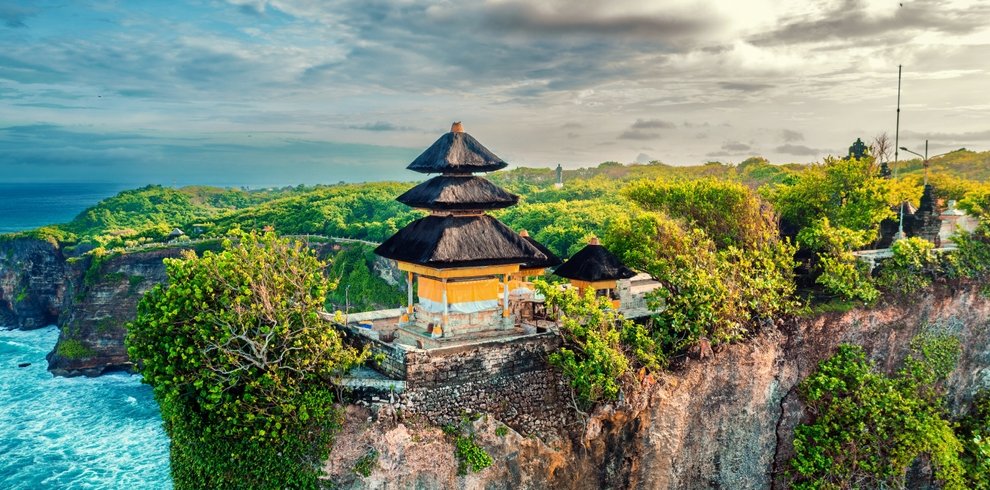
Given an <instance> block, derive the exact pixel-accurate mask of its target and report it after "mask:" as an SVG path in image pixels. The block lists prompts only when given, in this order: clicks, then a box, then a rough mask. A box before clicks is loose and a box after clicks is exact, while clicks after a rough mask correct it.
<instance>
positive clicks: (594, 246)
mask: <svg viewBox="0 0 990 490" xmlns="http://www.w3.org/2000/svg"><path fill="white" fill-rule="evenodd" d="M553 273H554V274H556V275H558V276H560V277H564V278H567V279H574V280H577V281H586V282H596V281H615V280H618V279H629V278H630V277H632V276H635V275H636V273H635V272H633V270H632V269H630V268H628V267H626V266H625V264H623V263H622V261H621V260H619V258H618V257H616V256H615V255H612V252H609V251H608V249H606V248H605V247H603V246H602V245H601V244H600V243H599V242H598V239H597V238H593V239H592V240H591V242H590V243H588V245H586V246H585V247H584V248H582V249H581V250H580V251H579V252H578V253H576V254H574V256H573V257H571V258H570V259H568V260H567V262H564V263H563V264H562V265H561V266H560V267H558V268H557V269H556V270H554V271H553Z"/></svg>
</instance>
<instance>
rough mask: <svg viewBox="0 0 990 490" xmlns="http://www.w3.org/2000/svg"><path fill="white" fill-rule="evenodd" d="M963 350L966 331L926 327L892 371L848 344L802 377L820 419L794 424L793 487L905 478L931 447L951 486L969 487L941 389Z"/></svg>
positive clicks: (895, 483) (804, 393)
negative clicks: (942, 332) (934, 331)
mask: <svg viewBox="0 0 990 490" xmlns="http://www.w3.org/2000/svg"><path fill="white" fill-rule="evenodd" d="M959 352H960V345H959V340H958V338H956V337H952V336H946V335H936V334H923V335H921V336H919V337H918V338H916V339H915V340H914V342H913V343H912V352H911V354H910V355H909V357H908V358H907V359H906V360H905V362H904V366H903V367H902V368H901V369H900V370H899V371H898V372H897V373H896V375H894V376H887V375H885V374H883V373H880V372H878V371H877V369H876V367H875V366H874V365H873V364H872V363H871V362H869V361H868V360H867V359H866V355H865V353H864V352H863V349H862V347H859V346H854V345H848V344H844V345H842V346H840V347H839V350H838V353H836V354H835V355H834V356H832V357H831V358H829V359H827V360H825V361H823V362H822V363H821V364H820V365H819V366H818V370H817V371H815V373H813V374H812V375H811V376H809V377H808V378H807V379H806V380H804V381H803V382H802V383H801V385H800V393H801V397H802V399H803V400H804V401H805V403H806V404H807V407H808V413H809V414H810V415H811V418H812V422H811V423H808V424H802V425H799V426H798V427H797V428H796V429H795V431H794V450H795V455H794V458H793V459H792V460H791V468H792V469H793V472H794V473H793V477H794V481H793V487H794V488H796V489H805V488H807V489H811V488H816V489H817V488H836V489H838V488H878V487H885V486H892V487H899V486H903V479H904V475H905V473H906V471H907V469H908V466H909V465H910V464H911V462H912V461H914V460H915V459H916V458H917V457H918V456H920V455H923V454H924V455H928V456H929V457H930V458H931V460H932V462H933V464H934V466H935V469H936V476H937V477H938V479H939V480H940V482H941V484H942V486H943V488H949V489H951V488H957V489H961V488H967V485H966V482H965V477H964V474H963V471H964V470H963V466H962V463H961V462H960V460H959V453H960V452H961V451H962V445H961V444H960V442H959V440H958V439H957V438H956V435H955V433H954V432H953V430H952V425H951V424H950V423H949V421H948V420H947V419H946V416H947V411H946V409H945V407H944V403H943V401H942V389H941V383H942V381H944V380H945V379H946V377H947V376H948V375H949V373H950V372H951V371H952V369H953V368H954V366H955V363H956V359H957V358H958V355H959Z"/></svg>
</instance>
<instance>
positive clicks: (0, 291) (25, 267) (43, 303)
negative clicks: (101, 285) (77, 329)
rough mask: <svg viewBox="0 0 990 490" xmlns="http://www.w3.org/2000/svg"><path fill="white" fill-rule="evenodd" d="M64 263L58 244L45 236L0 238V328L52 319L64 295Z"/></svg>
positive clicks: (28, 325) (46, 322) (27, 326)
mask: <svg viewBox="0 0 990 490" xmlns="http://www.w3.org/2000/svg"><path fill="white" fill-rule="evenodd" d="M65 266H66V262H65V257H64V256H63V255H62V251H61V250H60V249H59V247H57V246H56V245H53V244H51V243H49V242H47V241H45V240H38V239H36V238H10V239H3V240H0V328H4V327H6V328H16V329H23V330H30V329H34V328H41V327H44V326H46V325H51V324H53V323H55V322H56V321H57V320H58V314H59V308H60V306H61V304H62V301H63V299H64V296H65V289H66V283H65Z"/></svg>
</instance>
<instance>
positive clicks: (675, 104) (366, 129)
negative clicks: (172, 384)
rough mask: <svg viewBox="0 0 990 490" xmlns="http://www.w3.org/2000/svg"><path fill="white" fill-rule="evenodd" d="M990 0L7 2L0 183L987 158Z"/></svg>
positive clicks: (273, 179)
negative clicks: (443, 138)
mask: <svg viewBox="0 0 990 490" xmlns="http://www.w3.org/2000/svg"><path fill="white" fill-rule="evenodd" d="M988 60H990V2H986V1H972V2H958V1H948V0H946V1H943V0H931V1H912V0H904V1H902V2H899V1H886V0H884V1H867V0H838V1H830V0H819V1H797V0H795V1H788V2H781V1H779V0H752V1H750V0H734V1H718V0H708V1H685V0H669V1H646V0H632V1H630V0H610V1H608V2H602V1H599V0H571V1H561V0H540V1H531V2H524V1H518V0H472V1H462V2H452V1H425V0H396V1H392V2H385V1H380V0H355V1H350V0H337V1H325V0H229V1H226V2H223V1H205V0H169V1H144V0H119V1H71V2H66V1H64V0H62V1H57V2H51V1H46V0H30V1H28V0H23V1H9V0H0V181H5V182H39V181H60V182H133V183H164V184H169V183H183V184H187V183H206V184H221V185H256V186H257V185H294V184H316V183H333V182H337V181H370V180H410V179H412V178H415V174H412V173H410V172H408V171H405V170H404V166H405V165H406V164H408V163H409V162H410V161H411V160H412V159H413V158H415V156H416V155H417V154H419V152H421V151H422V150H423V149H425V148H426V147H428V146H429V145H430V144H431V143H432V142H433V141H434V140H435V139H436V138H438V137H439V136H440V135H441V134H443V133H444V132H446V131H448V130H449V127H450V124H451V122H452V121H463V123H464V126H465V129H466V131H467V132H468V133H471V134H472V135H473V136H475V137H476V138H477V139H478V140H480V141H481V142H482V143H483V144H484V145H485V146H487V147H488V148H489V149H491V150H492V151H494V152H495V153H496V154H497V155H499V156H500V157H502V158H503V159H505V160H506V161H508V162H509V163H510V164H512V165H518V166H556V165H557V164H558V163H559V164H562V165H563V166H564V167H565V168H576V167H581V166H589V165H597V164H598V163H600V162H603V161H620V162H626V163H628V162H637V161H638V162H647V161H652V160H659V161H662V162H664V163H668V164H673V165H688V164H698V163H704V162H707V161H713V160H717V161H722V162H729V163H738V162H740V161H742V160H745V159H746V158H748V157H750V156H754V155H760V156H764V157H766V158H769V159H770V160H771V161H772V162H774V163H786V162H810V161H816V160H820V159H821V158H822V157H824V156H826V155H829V154H845V153H846V149H847V148H848V146H849V145H850V144H851V143H852V141H853V140H855V139H856V138H857V137H861V138H863V139H869V138H872V137H874V136H876V135H877V134H879V133H881V132H887V133H889V134H890V135H891V137H893V134H894V130H895V117H896V112H895V108H896V102H897V70H898V65H899V64H900V65H903V81H902V93H901V121H900V127H901V131H900V140H901V141H900V143H901V145H902V146H907V147H909V148H912V149H915V150H916V151H921V149H922V148H923V147H924V140H925V139H926V138H927V139H929V140H931V143H930V145H931V150H930V151H931V153H939V152H942V151H948V150H952V149H956V148H960V147H966V148H970V149H976V150H986V149H987V148H988V147H990V117H988V114H990V76H988V75H990V61H988Z"/></svg>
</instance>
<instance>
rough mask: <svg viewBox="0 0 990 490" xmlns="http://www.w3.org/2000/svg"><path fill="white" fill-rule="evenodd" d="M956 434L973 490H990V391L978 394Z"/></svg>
mask: <svg viewBox="0 0 990 490" xmlns="http://www.w3.org/2000/svg"><path fill="white" fill-rule="evenodd" d="M956 434H957V435H958V437H959V440H960V441H962V444H963V453H962V455H961V456H960V459H962V463H963V468H964V469H965V471H966V479H967V480H968V481H969V483H970V484H971V485H972V487H971V488H972V489H973V490H988V489H990V390H982V391H979V392H977V394H976V396H974V397H973V405H972V408H971V410H970V413H968V414H967V415H966V416H965V417H963V418H962V420H961V421H960V422H959V426H958V428H957V429H956Z"/></svg>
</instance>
